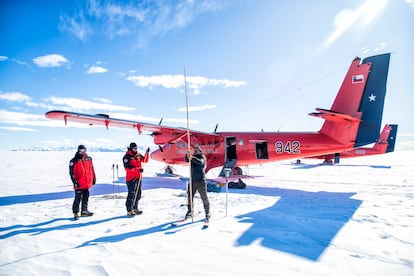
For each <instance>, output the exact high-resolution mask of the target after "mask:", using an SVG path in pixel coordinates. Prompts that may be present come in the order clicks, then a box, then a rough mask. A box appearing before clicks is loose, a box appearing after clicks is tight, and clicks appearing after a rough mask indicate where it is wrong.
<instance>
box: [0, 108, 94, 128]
mask: <svg viewBox="0 0 414 276" xmlns="http://www.w3.org/2000/svg"><path fill="white" fill-rule="evenodd" d="M0 123H1V124H9V125H17V126H32V127H34V126H37V127H39V126H42V127H65V126H66V125H65V123H64V122H62V121H55V120H49V119H47V118H46V117H45V115H43V114H42V115H39V114H30V113H25V112H13V111H8V110H3V109H0ZM70 126H71V127H77V128H88V127H90V126H89V125H87V124H81V123H74V122H71V123H70Z"/></svg>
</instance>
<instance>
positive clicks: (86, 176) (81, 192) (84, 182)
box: [69, 145, 96, 220]
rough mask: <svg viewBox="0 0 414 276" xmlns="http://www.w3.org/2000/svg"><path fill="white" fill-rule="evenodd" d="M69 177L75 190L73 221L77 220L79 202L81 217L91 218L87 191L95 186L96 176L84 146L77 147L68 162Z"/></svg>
mask: <svg viewBox="0 0 414 276" xmlns="http://www.w3.org/2000/svg"><path fill="white" fill-rule="evenodd" d="M69 175H70V178H71V180H72V183H73V189H74V190H75V199H74V200H73V205H72V211H73V215H74V218H75V220H78V219H79V204H80V203H81V201H82V207H81V208H82V212H81V216H82V217H89V216H92V215H93V213H92V212H89V211H88V201H89V189H90V188H91V187H92V185H95V183H96V176H95V170H94V168H93V163H92V158H91V157H90V156H88V155H87V154H86V147H85V146H84V145H79V146H78V151H77V152H76V153H75V156H74V157H73V158H72V159H71V160H70V162H69Z"/></svg>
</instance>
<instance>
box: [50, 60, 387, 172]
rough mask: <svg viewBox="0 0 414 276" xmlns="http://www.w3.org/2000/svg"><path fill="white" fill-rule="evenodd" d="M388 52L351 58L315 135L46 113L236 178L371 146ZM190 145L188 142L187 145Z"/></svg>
mask: <svg viewBox="0 0 414 276" xmlns="http://www.w3.org/2000/svg"><path fill="white" fill-rule="evenodd" d="M389 60H390V53H387V54H382V55H376V56H371V57H367V58H365V59H364V60H363V61H362V62H361V59H360V58H359V57H356V58H355V59H354V60H353V61H352V63H351V65H350V67H349V69H348V72H347V74H346V75H345V78H344V80H343V83H342V85H341V87H340V89H339V91H338V94H337V96H336V98H335V101H334V102H333V104H332V107H331V109H321V108H317V109H316V111H317V112H314V113H310V114H309V115H311V116H316V117H319V118H322V119H324V120H325V122H324V124H323V125H322V128H321V129H320V130H319V131H317V132H216V131H214V132H212V133H207V132H201V131H196V130H191V129H187V128H177V127H168V126H163V125H160V124H159V125H156V124H149V123H145V122H136V121H129V120H123V119H115V118H111V117H109V116H108V115H105V114H97V115H88V114H81V113H75V112H66V111H49V112H47V113H46V114H45V116H46V117H47V118H49V119H55V120H63V121H64V122H65V123H66V124H67V123H68V122H79V123H86V124H89V125H101V126H105V127H107V128H108V127H109V126H112V127H121V128H129V129H135V130H137V131H138V133H139V134H141V133H142V132H143V131H145V132H150V133H151V134H152V136H153V139H154V143H155V144H156V145H158V146H159V149H157V150H155V151H154V152H152V154H151V158H152V159H154V160H158V161H162V162H165V163H167V164H183V165H185V164H188V163H186V162H184V156H185V155H186V154H187V153H188V143H190V146H191V147H194V146H199V147H200V148H201V149H202V150H203V152H204V154H205V155H206V157H207V166H206V171H209V170H210V169H212V168H216V167H223V169H222V171H221V173H220V175H221V176H223V175H224V168H229V169H231V170H232V172H233V174H241V173H242V171H241V168H240V166H246V165H253V164H262V163H267V162H274V161H279V160H287V159H298V158H305V157H312V156H321V155H330V154H335V153H342V152H349V151H351V150H353V149H355V148H358V147H361V146H364V145H368V144H372V143H375V142H376V140H377V138H378V137H379V132H380V128H381V120H382V112H383V108H384V98H385V94H386V84H387V76H388V67H389ZM189 140H190V141H189Z"/></svg>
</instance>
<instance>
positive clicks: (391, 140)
mask: <svg viewBox="0 0 414 276" xmlns="http://www.w3.org/2000/svg"><path fill="white" fill-rule="evenodd" d="M389 127H390V128H391V129H390V133H389V135H388V139H387V143H388V146H387V150H386V151H385V152H393V151H394V148H395V142H396V141H397V129H398V125H389Z"/></svg>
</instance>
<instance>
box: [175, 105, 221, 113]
mask: <svg viewBox="0 0 414 276" xmlns="http://www.w3.org/2000/svg"><path fill="white" fill-rule="evenodd" d="M216 107H217V106H216V105H214V104H210V105H200V106H189V107H188V112H194V111H203V110H209V109H214V108H216ZM178 111H183V112H185V111H187V108H186V107H180V108H179V109H178Z"/></svg>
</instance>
